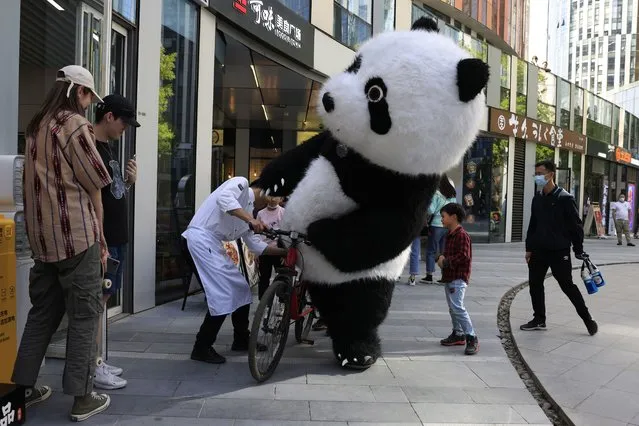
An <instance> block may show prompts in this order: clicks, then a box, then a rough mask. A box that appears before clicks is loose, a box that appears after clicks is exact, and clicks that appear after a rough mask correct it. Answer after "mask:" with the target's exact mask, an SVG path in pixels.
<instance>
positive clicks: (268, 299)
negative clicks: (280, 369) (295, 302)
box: [248, 279, 291, 383]
mask: <svg viewBox="0 0 639 426" xmlns="http://www.w3.org/2000/svg"><path fill="white" fill-rule="evenodd" d="M288 287H290V284H289V283H288V282H286V281H283V280H277V279H276V280H275V281H274V282H273V284H271V285H270V286H269V287H268V289H266V291H265V292H264V294H263V295H262V300H261V301H260V304H259V305H258V306H257V309H256V310H255V315H254V316H253V324H252V326H251V337H250V339H249V349H248V361H249V368H250V370H251V375H252V376H253V378H254V379H255V380H257V381H258V382H259V383H261V382H264V381H266V380H268V379H269V378H270V377H271V376H272V375H273V373H274V372H275V369H276V368H277V366H278V364H279V363H280V359H281V358H282V354H283V353H284V347H285V346H286V340H287V339H288V330H289V328H290V326H291V321H290V317H291V298H290V295H289V296H288V297H286V301H285V302H284V313H283V315H282V319H281V321H280V324H279V325H278V327H282V328H283V330H282V334H281V336H280V342H279V347H278V348H277V352H275V354H274V355H273V359H272V360H271V362H270V363H269V365H268V367H267V368H266V369H265V370H264V371H262V370H261V369H260V366H259V365H258V360H257V355H258V351H257V343H258V341H257V340H258V335H259V331H260V327H261V325H262V320H263V318H264V312H265V311H266V309H267V308H268V307H269V306H272V305H273V300H274V299H275V297H277V295H278V294H281V293H282V292H283V293H287V290H288Z"/></svg>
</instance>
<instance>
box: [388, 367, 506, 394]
mask: <svg viewBox="0 0 639 426" xmlns="http://www.w3.org/2000/svg"><path fill="white" fill-rule="evenodd" d="M388 367H389V368H390V371H391V372H392V373H393V375H394V376H395V377H396V378H397V379H399V380H401V382H402V384H404V385H408V386H422V385H424V384H428V386H438V387H460V388H463V387H484V386H485V384H484V383H483V382H482V381H481V380H480V379H479V378H478V377H477V376H475V375H473V374H472V372H471V371H470V370H469V368H468V366H466V365H465V364H464V363H461V362H455V361H450V362H428V361H394V360H389V361H388ZM502 368H503V365H502ZM510 368H511V369H512V367H510ZM513 371H514V370H513Z"/></svg>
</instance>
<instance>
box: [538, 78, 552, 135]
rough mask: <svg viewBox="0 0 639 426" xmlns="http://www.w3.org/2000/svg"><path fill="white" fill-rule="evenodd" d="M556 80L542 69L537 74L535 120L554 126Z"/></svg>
mask: <svg viewBox="0 0 639 426" xmlns="http://www.w3.org/2000/svg"><path fill="white" fill-rule="evenodd" d="M556 85H557V78H556V77H555V76H554V75H553V74H551V73H549V72H546V71H544V70H542V69H539V72H538V73H537V119H538V120H541V121H543V122H545V123H549V124H555V104H556V102H557V91H556V89H557V86H556Z"/></svg>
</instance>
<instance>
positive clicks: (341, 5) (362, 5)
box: [334, 0, 373, 49]
mask: <svg viewBox="0 0 639 426" xmlns="http://www.w3.org/2000/svg"><path fill="white" fill-rule="evenodd" d="M334 4H335V13H334V15H335V16H334V36H335V38H336V39H337V40H339V41H340V42H342V43H344V44H345V45H347V46H349V47H351V48H353V49H357V48H358V47H359V46H360V45H361V44H362V43H363V42H365V41H366V40H368V39H369V38H371V36H372V35H373V25H372V20H371V19H372V12H373V10H372V4H371V0H335V3H334Z"/></svg>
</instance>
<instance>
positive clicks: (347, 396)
mask: <svg viewBox="0 0 639 426" xmlns="http://www.w3.org/2000/svg"><path fill="white" fill-rule="evenodd" d="M275 398H276V399H282V400H301V401H361V402H374V401H375V400H376V399H375V396H374V395H373V392H372V390H371V388H370V387H369V386H353V385H307V384H285V383H284V384H278V385H277V386H276V389H275Z"/></svg>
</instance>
